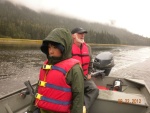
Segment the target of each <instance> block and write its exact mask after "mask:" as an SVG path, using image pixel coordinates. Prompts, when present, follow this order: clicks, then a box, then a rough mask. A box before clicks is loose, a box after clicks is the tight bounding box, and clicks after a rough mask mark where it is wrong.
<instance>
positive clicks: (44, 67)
mask: <svg viewBox="0 0 150 113" xmlns="http://www.w3.org/2000/svg"><path fill="white" fill-rule="evenodd" d="M42 69H45V70H50V69H52V70H58V71H60V72H62V73H63V74H64V75H66V73H67V72H66V70H64V69H63V68H61V67H58V66H54V65H43V66H42Z"/></svg>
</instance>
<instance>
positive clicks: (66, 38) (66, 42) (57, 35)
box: [28, 28, 84, 113]
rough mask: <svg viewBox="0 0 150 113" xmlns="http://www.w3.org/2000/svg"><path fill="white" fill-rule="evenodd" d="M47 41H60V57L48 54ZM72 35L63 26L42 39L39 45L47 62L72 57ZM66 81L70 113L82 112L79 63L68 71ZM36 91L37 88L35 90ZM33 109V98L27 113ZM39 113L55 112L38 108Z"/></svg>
mask: <svg viewBox="0 0 150 113" xmlns="http://www.w3.org/2000/svg"><path fill="white" fill-rule="evenodd" d="M48 42H56V43H60V44H61V45H63V47H64V51H63V55H62V57H60V58H54V57H49V56H48ZM71 49H72V37H71V33H70V31H69V30H66V29H64V28H56V29H54V30H53V31H51V32H50V33H49V35H48V36H47V37H46V38H45V39H44V40H43V44H42V46H41V50H42V52H44V53H45V54H46V55H47V57H48V61H49V64H55V63H58V62H61V61H62V60H65V59H68V58H71V57H72V54H71ZM66 82H67V83H68V84H69V85H70V86H71V89H72V94H73V98H72V106H71V113H82V112H83V104H84V75H83V71H82V69H81V67H80V65H79V64H76V65H75V66H74V67H72V69H71V70H70V71H69V72H68V74H67V77H66ZM36 91H37V90H36ZM34 109H35V106H34V98H33V99H32V100H31V106H30V107H29V108H28V113H32V112H33V110H34ZM40 111H41V113H55V112H52V111H46V110H42V109H40Z"/></svg>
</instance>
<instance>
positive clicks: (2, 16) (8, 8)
mask: <svg viewBox="0 0 150 113" xmlns="http://www.w3.org/2000/svg"><path fill="white" fill-rule="evenodd" d="M56 27H65V28H68V29H70V30H71V29H73V28H74V27H83V28H85V29H87V31H88V34H87V35H86V38H85V40H86V41H87V42H88V43H97V44H122V45H142V46H150V38H148V37H143V36H140V35H137V34H133V33H131V32H129V31H127V30H125V29H119V28H115V27H112V26H108V25H104V24H100V23H92V22H85V21H81V20H77V19H73V18H67V17H62V16H58V15H53V14H49V13H46V12H35V11H33V10H30V9H28V8H26V7H24V6H18V5H14V4H12V3H10V2H8V1H5V2H4V1H2V0H0V37H4V38H13V39H31V40H42V39H43V38H45V37H46V36H47V35H48V33H49V32H50V31H51V30H53V29H54V28H56Z"/></svg>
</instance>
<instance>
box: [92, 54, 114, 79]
mask: <svg viewBox="0 0 150 113" xmlns="http://www.w3.org/2000/svg"><path fill="white" fill-rule="evenodd" d="M113 66H114V59H113V54H112V53H110V52H102V53H100V54H98V55H97V56H96V57H95V59H94V62H93V68H94V71H95V72H98V71H102V73H103V74H104V75H105V76H108V75H109V73H110V71H111V69H112V67H113Z"/></svg>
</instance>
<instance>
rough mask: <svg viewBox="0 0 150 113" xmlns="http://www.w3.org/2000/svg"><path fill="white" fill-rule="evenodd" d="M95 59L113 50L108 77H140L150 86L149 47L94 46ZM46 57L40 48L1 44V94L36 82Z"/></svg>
mask: <svg viewBox="0 0 150 113" xmlns="http://www.w3.org/2000/svg"><path fill="white" fill-rule="evenodd" d="M92 51H93V58H94V57H95V56H96V55H97V54H99V53H101V52H104V51H109V52H112V54H113V56H114V61H115V66H114V67H113V68H112V71H111V73H110V75H109V76H114V77H125V78H137V79H143V80H145V81H146V83H147V84H148V86H149V87H150V83H149V80H150V75H149V73H150V65H149V63H150V54H149V53H150V47H133V46H129V47H102V46H99V47H92ZM44 60H46V56H45V55H44V54H43V53H42V52H41V51H40V49H39V47H19V48H18V47H17V46H15V47H11V46H7V47H2V46H0V86H1V87H0V91H1V92H0V97H1V96H3V95H5V94H8V93H10V92H12V91H15V90H17V89H19V88H22V87H25V86H24V81H27V80H30V81H31V83H35V82H37V80H38V76H39V70H40V68H41V66H42V64H43V61H44Z"/></svg>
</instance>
